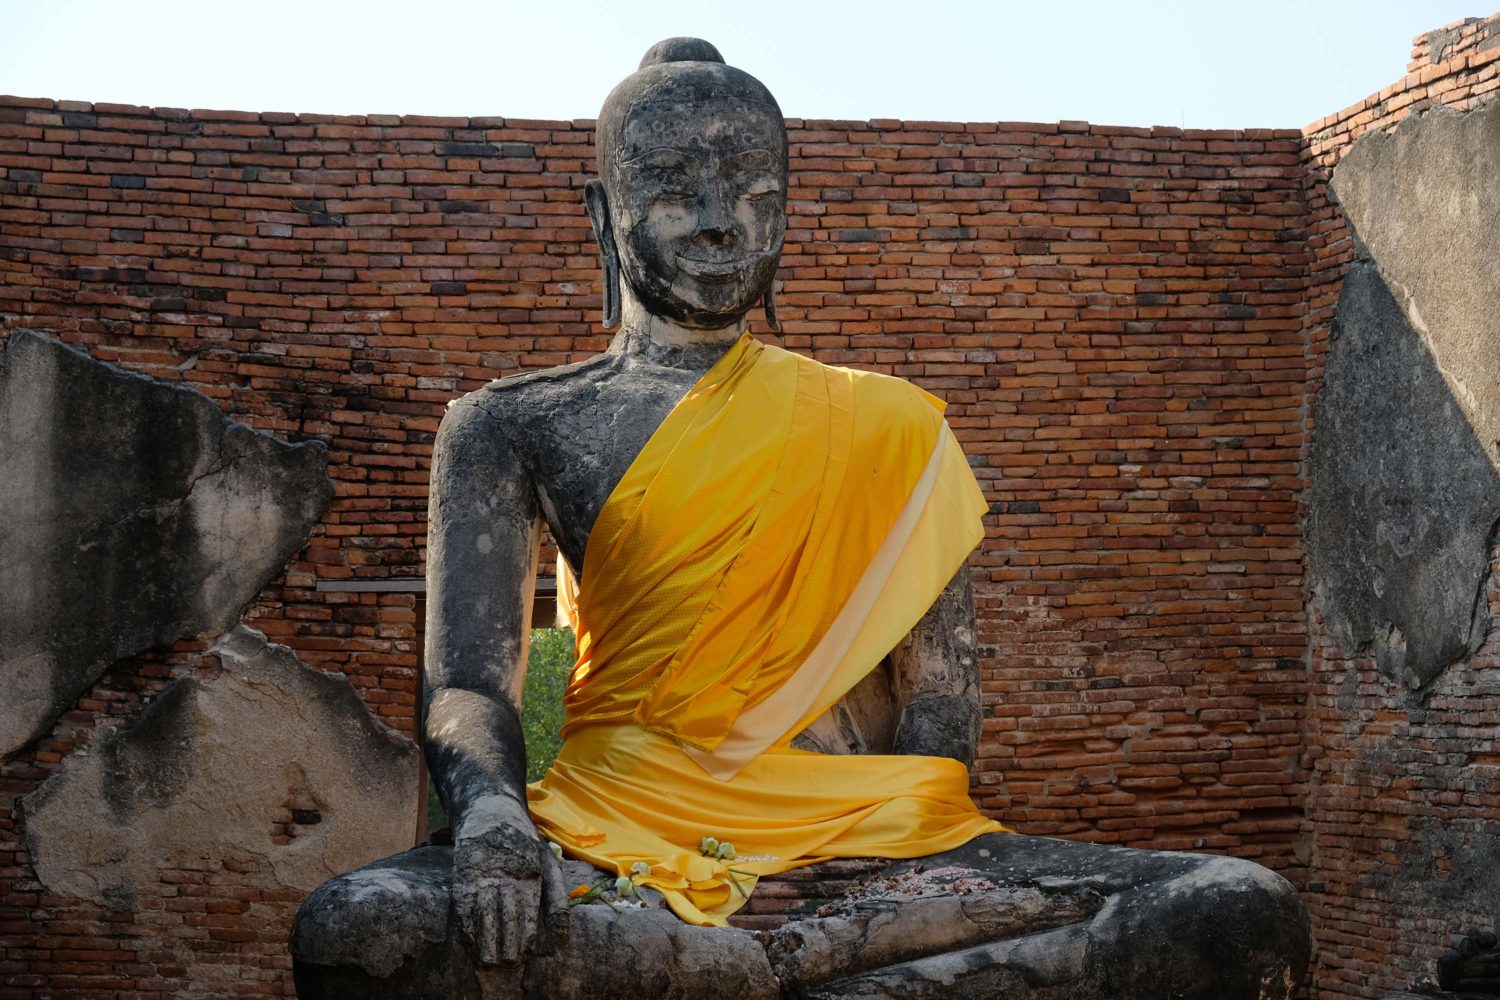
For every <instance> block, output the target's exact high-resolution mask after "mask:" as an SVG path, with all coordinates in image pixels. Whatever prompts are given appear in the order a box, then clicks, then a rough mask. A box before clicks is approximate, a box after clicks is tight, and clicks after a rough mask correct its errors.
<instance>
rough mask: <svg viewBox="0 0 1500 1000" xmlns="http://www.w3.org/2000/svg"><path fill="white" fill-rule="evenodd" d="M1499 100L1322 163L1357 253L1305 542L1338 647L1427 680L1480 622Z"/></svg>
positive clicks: (1336, 340) (1499, 356) (1494, 451)
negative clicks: (1330, 167) (1329, 166)
mask: <svg viewBox="0 0 1500 1000" xmlns="http://www.w3.org/2000/svg"><path fill="white" fill-rule="evenodd" d="M1496 176H1500V102H1491V103H1489V104H1488V105H1486V106H1484V107H1483V108H1481V109H1478V110H1475V111H1471V112H1468V113H1458V112H1454V111H1450V110H1448V109H1438V110H1435V111H1432V112H1428V113H1426V114H1423V115H1420V116H1416V117H1413V118H1409V119H1407V120H1405V121H1404V122H1403V123H1402V124H1401V125H1400V126H1399V127H1398V128H1397V129H1396V130H1395V132H1394V133H1390V134H1386V133H1370V134H1368V135H1366V136H1364V137H1363V138H1361V139H1360V140H1359V141H1358V142H1356V143H1355V145H1354V147H1353V148H1352V149H1351V150H1350V152H1349V154H1348V155H1347V156H1346V157H1345V158H1344V159H1343V160H1342V161H1341V162H1340V164H1339V166H1338V167H1337V169H1336V170H1335V172H1334V175H1333V190H1334V192H1335V194H1336V195H1337V196H1338V198H1339V201H1340V204H1341V206H1342V208H1343V210H1344V213H1345V215H1346V217H1347V219H1348V222H1349V226H1350V228H1351V230H1352V231H1353V234H1354V237H1355V239H1356V244H1357V248H1358V251H1359V257H1358V260H1357V261H1356V262H1355V263H1354V264H1352V265H1351V266H1350V268H1349V271H1348V274H1347V276H1346V277H1345V280H1344V284H1343V289H1342V291H1341V293H1340V296H1339V301H1338V305H1337V310H1336V315H1335V319H1334V329H1333V335H1332V337H1331V344H1330V347H1329V355H1328V362H1327V368H1326V373H1325V380H1324V384H1323V386H1322V389H1321V391H1320V392H1319V395H1318V401H1317V406H1316V410H1315V420H1316V429H1315V431H1314V435H1313V442H1312V461H1311V477H1312V485H1311V491H1310V501H1309V511H1308V522H1307V540H1308V556H1309V570H1310V577H1311V580H1312V584H1313V590H1314V593H1315V595H1316V597H1317V599H1318V601H1319V603H1320V605H1321V606H1322V609H1323V611H1324V614H1325V615H1326V616H1327V620H1328V623H1329V625H1330V626H1331V628H1332V631H1333V633H1334V635H1335V637H1336V638H1337V640H1338V642H1339V644H1340V645H1341V646H1342V647H1343V648H1344V650H1345V652H1346V653H1350V654H1354V653H1358V652H1360V651H1362V650H1365V649H1369V650H1371V651H1372V652H1373V654H1374V657H1375V660H1376V662H1377V664H1378V665H1379V667H1380V669H1381V671H1382V672H1383V673H1384V674H1385V675H1386V676H1388V677H1390V678H1391V679H1392V680H1393V681H1396V682H1399V683H1402V684H1404V685H1406V686H1407V687H1409V688H1413V689H1416V688H1421V687H1422V686H1424V685H1426V684H1427V683H1428V682H1430V681H1431V680H1432V679H1433V678H1435V677H1436V676H1437V675H1438V674H1439V673H1441V672H1442V671H1443V670H1444V669H1445V668H1446V667H1447V666H1449V665H1450V664H1452V663H1454V662H1456V661H1460V660H1463V659H1465V658H1466V657H1468V656H1469V655H1470V654H1472V653H1473V652H1474V651H1475V650H1476V649H1478V647H1479V645H1480V643H1481V642H1483V640H1484V637H1485V635H1486V633H1487V632H1488V630H1489V614H1488V609H1487V606H1486V604H1485V602H1484V599H1483V591H1484V583H1485V578H1486V575H1487V573H1488V567H1489V550H1490V545H1491V539H1492V537H1493V534H1494V531H1495V527H1496V522H1497V520H1500V474H1497V472H1496V469H1497V467H1500V310H1496V309H1495V303H1496V302H1497V301H1500V232H1497V230H1496V227H1495V225H1494V221H1493V220H1494V219H1495V218H1496V217H1497V216H1500V185H1497V184H1496V183H1495V181H1494V179H1495V177H1496Z"/></svg>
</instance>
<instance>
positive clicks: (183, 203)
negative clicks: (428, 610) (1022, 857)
mask: <svg viewBox="0 0 1500 1000" xmlns="http://www.w3.org/2000/svg"><path fill="white" fill-rule="evenodd" d="M791 130H792V141H793V149H794V173H795V176H794V181H793V188H792V191H791V206H790V212H791V225H790V228H789V231H788V236H787V250H786V255H785V257H784V260H783V266H782V270H781V279H782V282H783V288H782V291H781V295H780V302H781V315H782V317H783V321H784V324H785V329H786V334H785V336H784V337H783V338H782V340H783V341H784V343H786V344H787V345H788V346H790V347H792V348H795V349H799V350H805V351H810V352H812V353H813V354H815V355H817V356H818V357H820V358H821V359H823V360H825V361H830V362H836V363H850V364H857V365H863V366H869V367H875V368H880V369H882V370H886V371H894V372H896V373H898V374H901V375H904V376H907V377H909V378H912V379H914V380H915V381H917V382H919V383H921V384H922V385H924V386H926V387H927V388H929V389H931V390H933V391H934V392H937V393H938V394H940V395H942V396H944V397H946V398H947V399H948V400H949V401H950V402H951V404H952V407H951V410H950V414H951V419H952V422H953V424H954V426H955V428H956V429H957V431H958V434H959V436H960V437H961V438H962V439H963V441H964V443H965V446H966V448H967V450H968V452H969V454H970V456H971V457H972V459H973V461H974V463H975V466H976V471H977V473H978V475H979V478H980V480H981V481H982V483H983V484H984V486H985V488H986V489H987V491H988V492H989V495H990V498H991V500H992V501H993V505H994V506H993V509H994V514H993V515H992V517H991V518H990V531H989V537H988V539H987V541H986V542H985V545H984V549H983V551H982V553H981V554H980V555H979V557H978V558H977V560H976V567H977V572H978V574H979V577H980V586H979V594H980V604H981V611H980V614H981V620H982V628H983V641H984V642H985V643H986V646H987V653H986V667H985V678H986V679H985V689H986V694H985V697H986V702H987V705H988V708H989V712H988V719H987V721H986V723H985V727H986V739H985V743H984V749H983V752H982V759H981V761H980V763H979V772H978V779H977V780H978V792H979V795H980V799H981V801H982V803H983V805H984V807H985V808H987V809H989V810H991V811H992V812H994V813H995V814H996V815H998V816H1001V817H1003V818H1005V819H1006V820H1007V821H1009V822H1011V823H1013V824H1015V825H1016V826H1017V827H1019V828H1020V829H1023V830H1027V831H1031V832H1037V833H1066V834H1070V835H1074V836H1081V837H1088V838H1093V839H1100V840H1107V841H1111V842H1115V843H1123V844H1132V845H1136V846H1147V845H1150V846H1162V847H1204V848H1208V849H1211V850H1222V851H1230V850H1232V851H1236V852H1239V853H1242V854H1247V855H1250V856H1254V857H1258V858H1264V859H1266V860H1268V861H1270V862H1271V863H1273V864H1277V865H1279V866H1281V867H1283V868H1287V867H1288V866H1290V865H1291V864H1292V859H1291V850H1292V842H1293V839H1294V837H1295V835H1296V833H1297V830H1298V827H1299V821H1300V814H1299V812H1298V808H1297V801H1298V795H1297V792H1296V781H1297V777H1296V774H1295V766H1296V753H1297V730H1298V727H1299V709H1298V707H1297V694H1298V692H1299V691H1300V684H1301V676H1302V670H1303V660H1302V657H1303V655H1304V652H1305V648H1306V637H1305V635H1304V634H1303V630H1302V626H1301V618H1300V614H1301V603H1300V597H1299V595H1300V587H1301V565H1300V554H1299V552H1298V549H1297V536H1298V528H1297V521H1296V510H1297V496H1298V490H1299V488H1300V485H1301V480H1300V478H1299V471H1298V465H1297V460H1298V456H1299V455H1300V454H1301V452H1302V450H1303V445H1304V442H1303V440H1302V434H1303V419H1302V409H1303V398H1302V397H1303V385H1304V382H1305V375H1304V365H1305V361H1304V352H1303V347H1302V341H1301V336H1302V335H1301V322H1302V320H1301V305H1300V303H1301V288H1302V280H1303V271H1304V254H1305V251H1304V248H1303V244H1302V241H1301V235H1302V232H1301V229H1302V225H1303V219H1302V214H1303V213H1302V207H1301V204H1302V203H1301V197H1302V195H1301V191H1300V188H1299V186H1298V174H1297V170H1298V152H1299V142H1300V134H1299V133H1297V132H1295V131H1283V132H1272V131H1255V132H1187V133H1184V132H1181V131H1180V130H1177V129H1156V130H1145V129H1124V128H1103V127H1097V126H1090V125H1088V124H1086V123H1082V122H1074V123H1062V124H1060V125H1010V124H1006V125H994V124H980V125H975V124H970V125H963V124H950V123H916V122H907V123H901V122H870V123H866V122H800V121H794V122H792V123H791ZM0 169H3V170H4V173H3V175H0V185H3V186H0V193H3V197H4V202H3V208H0V226H3V236H0V269H3V274H4V280H3V284H0V317H3V322H4V324H5V327H6V328H11V327H16V326H23V325H24V326H32V327H39V328H42V329H46V330H50V331H53V332H55V333H57V334H59V335H61V336H62V337H63V338H64V339H66V340H68V341H70V342H73V343H78V344H84V345H87V346H88V347H89V349H90V350H92V351H93V353H94V354H95V356H97V357H100V358H104V359H107V360H111V361H116V362H119V363H121V364H124V365H126V366H128V367H131V368H134V369H138V370H141V371H146V372H150V373H151V374H154V375H157V376H160V377H164V378H170V379H181V380H183V381H185V382H189V383H191V384H193V385H195V386H197V387H199V388H201V389H202V390H203V391H205V392H207V393H209V394H210V395H212V396H213V397H214V398H215V399H217V400H219V401H220V402H221V404H222V405H223V406H224V408H225V410H226V411H227V412H229V413H231V414H233V415H234V416H236V417H238V418H240V419H243V420H245V421H247V422H249V423H251V424H253V425H255V426H258V427H263V428H266V429H269V430H273V431H276V432H278V433H280V434H283V435H286V436H288V437H292V438H297V437H302V436H317V437H320V438H323V439H325V440H327V441H328V442H329V444H330V446H331V448H332V468H333V475H334V476H335V478H336V480H337V482H338V488H339V489H338V497H337V499H336V501H335V502H334V505H333V508H332V511H331V513H330V514H329V515H328V517H327V518H326V519H325V521H324V523H323V525H322V526H321V527H320V529H319V531H318V533H317V536H316V537H315V539H314V540H313V542H312V544H311V545H310V546H309V547H308V549H307V550H306V551H305V552H303V553H302V554H301V555H300V556H299V557H298V558H297V559H296V560H295V562H294V564H293V565H292V566H291V568H290V569H289V571H288V573H287V575H286V578H285V580H284V581H280V582H278V583H277V584H276V585H274V586H272V587H271V588H270V589H269V590H268V592H267V593H266V595H265V598H264V600H263V601H262V602H261V603H260V604H258V605H257V606H256V608H255V609H254V612H253V615H252V617H253V618H254V619H255V624H256V625H257V626H258V627H260V628H262V629H264V630H265V631H266V632H268V633H269V634H270V635H271V636H272V637H273V638H275V639H277V640H279V641H282V642H285V643H287V644H288V645H290V646H292V647H293V648H294V649H296V650H297V651H298V653H299V654H300V655H301V656H302V657H303V658H304V659H306V660H308V661H309V662H311V663H314V664H316V665H318V666H320V667H324V668H327V669H335V670H341V671H343V672H345V673H346V674H348V675H349V676H350V678H351V680H353V681H354V683H355V684H357V685H359V687H360V690H361V691H362V692H363V693H364V694H365V695H366V697H367V699H368V700H369V701H370V703H371V704H372V705H373V706H374V707H375V708H376V709H377V710H378V711H380V712H382V713H383V714H385V715H386V716H387V718H388V719H390V721H391V722H392V723H393V724H396V725H398V726H400V727H402V728H404V729H406V730H408V731H410V729H411V720H412V713H413V704H414V699H415V692H416V677H415V672H414V666H415V649H414V648H413V641H412V640H413V626H414V622H413V615H412V611H411V601H410V598H405V597H385V598H382V599H376V598H374V597H372V596H370V595H330V594H319V593H316V592H315V591H314V589H313V587H314V585H315V582H316V581H317V580H320V579H321V580H339V579H347V578H369V577H383V576H387V575H408V574H417V573H419V572H420V570H421V557H422V551H421V545H422V533H423V509H424V506H425V495H426V476H427V462H428V453H429V449H430V445H431V441H432V434H433V431H434V430H435V429H436V426H437V422H438V418H439V415H440V413H441V410H442V406H443V404H444V403H445V402H446V401H447V400H449V399H451V398H452V397H454V396H455V395H457V394H459V393H462V392H465V391H467V390H469V389H473V388H476V387H477V386H479V385H481V384H483V382H484V381H485V380H487V379H489V378H492V377H495V376H497V375H505V374H510V373H513V372H516V371H519V370H522V369H526V368H537V367H544V366H549V365H556V364H560V363H563V362H565V361H569V360H576V359H578V358H580V357H582V356H584V355H586V354H589V353H591V352H594V351H598V350H599V349H601V348H602V347H603V346H604V345H605V343H606V342H607V336H606V335H605V334H603V333H602V332H601V331H600V330H599V328H598V326H597V323H596V321H595V315H596V312H597V307H598V296H597V289H596V281H597V266H596V262H595V249H594V246H593V244H592V241H591V236H590V232H589V229H588V226H587V223H586V219H585V216H584V213H583V211H582V207H581V199H580V187H581V185H582V182H583V180H584V179H585V177H586V176H587V175H588V174H589V173H590V172H591V169H592V147H591V131H590V126H589V123H587V122H579V123H573V124H569V123H559V122H519V121H512V120H498V119H496V120H474V121H470V120H463V119H440V118H420V117H407V118H388V117H380V116H369V117H357V118H327V117H318V116H300V117H298V116H292V115H275V114H266V115H254V114H244V113H230V112H193V113H188V112H184V111H173V110H165V109H157V110H154V111H153V110H147V109H141V108H128V107H119V106H113V105H107V104H99V105H92V106H91V105H86V104H74V103H67V102H64V103H57V104H54V103H53V102H51V101H28V100H7V101H6V102H5V103H4V104H3V105H0ZM168 666H170V665H169V664H168ZM162 667H163V664H162V663H161V661H160V659H159V658H148V659H146V660H143V661H142V663H141V665H140V666H138V667H131V666H127V667H125V668H123V669H117V670H116V671H115V672H114V675H113V676H112V678H111V679H110V680H107V681H106V682H105V683H104V684H102V685H101V688H100V691H99V692H95V693H94V694H93V695H91V696H90V699H89V700H86V701H85V702H83V703H81V704H80V706H79V712H78V713H75V716H76V717H75V719H74V720H73V721H72V722H70V723H69V724H67V725H65V726H64V727H62V729H61V730H60V733H59V738H58V739H56V740H52V741H48V742H46V743H44V744H43V746H42V748H41V749H39V750H38V751H36V752H33V753H30V754H27V755H24V756H23V757H22V758H21V759H20V760H17V761H15V762H13V763H11V764H9V765H7V766H6V769H5V772H4V773H5V781H6V791H7V792H8V793H10V794H16V793H22V792H25V791H27V790H29V789H30V788H31V787H34V786H35V784H36V782H37V781H38V780H39V779H41V778H43V777H45V775H46V774H47V773H48V772H49V771H50V770H51V768H52V767H53V766H54V765H55V763H56V761H57V758H58V755H59V754H60V753H61V752H64V751H65V750H66V749H68V746H69V745H70V744H69V741H70V739H71V737H72V732H73V729H74V728H75V727H76V728H81V729H83V730H87V728H88V727H89V725H90V724H91V722H92V720H93V717H94V715H95V714H97V713H98V711H99V710H100V709H101V708H102V707H104V705H103V701H102V696H103V695H104V694H105V693H106V692H113V691H115V689H117V688H122V689H124V690H123V691H121V692H120V694H119V697H120V698H122V699H124V700H126V701H134V700H136V699H138V698H139V697H140V696H141V694H142V693H149V691H151V690H153V689H154V688H155V687H156V686H158V685H159V684H160V683H161V681H162V679H163V678H164V677H165V676H167V675H168V673H169V672H170V671H169V670H166V669H162ZM0 823H3V824H4V826H3V827H0V838H3V839H0V866H3V867H0V879H3V885H4V889H5V892H6V896H7V901H6V903H5V904H4V914H5V921H6V926H5V930H6V932H7V934H8V936H7V937H6V938H5V939H4V947H5V949H6V961H7V962H8V963H9V964H8V965H7V966H6V970H7V974H8V975H13V976H23V977H24V976H33V977H40V980H36V979H24V982H33V981H41V980H45V981H47V982H49V983H51V984H53V985H54V986H59V987H60V986H63V985H66V984H67V983H70V982H77V980H72V979H64V978H62V977H63V976H64V974H65V972H66V973H67V974H68V975H72V974H74V973H76V974H78V975H83V974H84V973H85V972H86V971H87V969H88V966H87V963H88V962H91V961H104V959H105V958H106V957H107V956H108V955H110V954H114V952H112V951H110V949H108V948H105V947H104V942H107V941H113V942H116V945H115V946H116V947H127V945H126V944H124V943H122V940H121V938H120V937H118V936H111V935H109V934H104V935H102V936H101V935H98V934H94V935H93V936H94V937H96V938H99V940H98V941H95V942H94V943H95V944H97V945H99V947H98V948H96V949H95V950H94V951H93V952H90V953H89V957H87V958H83V959H79V960H78V962H76V963H75V964H74V965H73V966H67V965H65V964H62V963H61V960H60V959H59V957H58V955H59V952H58V951H56V950H54V947H55V948H58V949H60V948H63V947H64V946H65V945H66V944H67V943H68V941H69V939H70V937H71V935H72V934H76V933H79V931H78V929H77V928H78V927H79V926H81V925H80V924H78V923H75V921H80V920H86V919H89V918H90V916H91V915H88V914H82V913H80V912H79V910H78V908H77V907H76V906H74V905H71V904H67V903H65V902H63V901H47V900H36V898H35V897H34V895H33V894H34V893H35V892H36V891H37V887H36V885H35V883H34V881H33V880H32V877H31V873H30V870H29V868H28V867H27V866H26V859H25V856H24V852H23V851H22V849H21V846H20V844H19V843H17V838H16V831H15V828H14V825H13V823H12V822H11V820H10V819H9V818H6V819H5V820H0ZM196 891H198V892H200V893H201V894H202V895H203V896H205V897H206V898H207V899H209V900H210V901H212V900H216V899H218V898H220V897H221V895H222V894H221V893H220V891H219V889H218V888H216V887H215V886H214V885H212V884H206V885H203V886H202V887H201V888H200V889H197V890H196ZM177 892H179V893H180V892H181V890H180V889H179V890H177ZM177 898H179V899H180V896H179V897H177ZM266 905H268V906H272V907H273V908H275V907H276V906H278V905H279V907H280V908H279V909H277V910H276V914H277V917H276V919H274V920H273V921H272V923H273V924H274V926H275V929H276V932H277V933H280V932H281V928H283V927H284V926H285V922H286V919H287V918H288V917H289V915H290V905H291V904H290V903H289V902H284V903H281V904H277V903H275V902H268V903H267V904H266ZM184 919H186V918H184ZM188 922H189V923H191V921H188ZM226 923H228V924H229V925H230V929H233V928H235V927H239V926H241V925H240V924H236V923H234V922H233V921H226ZM38 934H40V935H41V937H38V936H37V935H38ZM141 961H145V960H144V959H142V960H141ZM257 961H258V960H257ZM148 964H149V963H148ZM271 964H272V966H273V967H274V966H275V965H276V963H275V962H272V963H271ZM156 969H157V974H159V975H162V976H167V975H168V973H167V972H166V971H163V970H162V969H161V968H160V967H159V966H158V967H156ZM18 981H23V980H18ZM136 981H137V983H138V984H142V985H141V986H140V988H143V989H144V988H145V987H146V986H149V985H151V984H152V983H153V982H154V980H153V979H152V975H151V972H150V970H149V969H143V970H142V973H141V975H140V976H139V977H138V978H137V980H136ZM162 981H166V980H162ZM251 985H252V987H254V989H259V988H260V984H259V983H257V982H252V984H251ZM280 985H281V986H282V987H284V986H285V983H284V981H282V982H281V983H280ZM252 992H253V990H252Z"/></svg>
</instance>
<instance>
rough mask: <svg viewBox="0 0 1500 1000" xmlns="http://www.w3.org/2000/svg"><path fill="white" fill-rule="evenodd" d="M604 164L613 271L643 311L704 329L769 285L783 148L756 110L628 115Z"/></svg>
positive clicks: (780, 218) (772, 124)
mask: <svg viewBox="0 0 1500 1000" xmlns="http://www.w3.org/2000/svg"><path fill="white" fill-rule="evenodd" d="M623 138H624V141H623V142H622V144H621V149H620V151H619V155H618V156H617V157H616V158H615V160H614V163H613V165H612V167H613V169H612V173H613V176H612V177H610V178H609V179H608V180H607V181H606V183H608V184H609V186H610V191H609V195H610V203H611V215H612V217H613V222H614V228H615V239H616V244H617V246H618V248H619V253H620V266H621V269H622V271H623V272H624V277H625V280H626V281H628V282H629V283H630V287H631V288H632V289H633V290H634V291H635V294H636V297H637V298H638V299H640V300H641V302H642V304H643V305H644V306H645V307H646V308H647V309H648V310H649V311H651V312H652V313H655V314H657V315H660V316H665V317H668V318H671V319H673V320H676V321H677V322H679V323H682V324H684V325H686V326H692V327H699V328H706V329H714V328H718V327H722V326H726V325H728V324H730V323H732V322H734V321H735V320H737V319H738V318H739V317H741V316H743V315H744V314H745V313H746V312H748V311H749V309H750V307H751V306H753V305H754V304H755V303H756V302H757V301H759V299H760V297H761V296H762V295H763V294H764V293H765V291H766V289H767V288H769V287H770V284H771V282H772V280H773V279H774V278H775V277H776V265H777V262H778V260H779V259H780V256H781V242H782V238H783V237H784V236H785V235H786V169H785V166H784V164H785V162H786V148H785V143H786V139H785V133H784V130H783V126H782V123H781V120H780V118H778V117H776V113H775V112H774V111H771V110H769V109H767V108H766V107H765V106H764V105H762V104H759V103H756V102H753V101H745V100H739V99H737V98H733V97H716V98H713V99H710V100H705V101H699V102H698V103H695V104H689V105H686V106H678V107H672V108H670V109H664V108H663V106H662V105H661V104H658V103H652V104H650V105H648V106H646V107H644V108H641V109H637V110H636V111H634V112H633V113H632V114H631V116H630V118H629V120H628V121H627V122H626V124H625V129H624V136H623Z"/></svg>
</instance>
